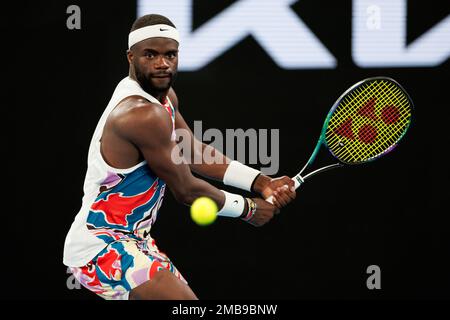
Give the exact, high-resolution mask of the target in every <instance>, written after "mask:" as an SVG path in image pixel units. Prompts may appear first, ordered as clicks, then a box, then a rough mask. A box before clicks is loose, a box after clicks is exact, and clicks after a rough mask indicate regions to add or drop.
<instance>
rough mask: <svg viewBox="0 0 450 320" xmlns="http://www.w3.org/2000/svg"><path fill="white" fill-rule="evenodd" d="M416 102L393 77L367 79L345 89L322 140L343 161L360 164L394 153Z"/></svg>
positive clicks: (326, 121) (331, 111) (325, 127)
mask: <svg viewBox="0 0 450 320" xmlns="http://www.w3.org/2000/svg"><path fill="white" fill-rule="evenodd" d="M412 111H413V102H412V99H411V98H410V96H409V94H408V93H407V92H406V90H405V89H404V88H403V87H402V86H401V85H400V84H399V83H398V82H397V81H395V80H394V79H391V78H388V77H373V78H368V79H364V80H362V81H360V82H358V83H356V84H355V85H353V86H352V87H351V88H349V89H348V90H347V91H346V92H344V93H343V94H342V95H341V96H340V97H339V98H338V99H337V100H336V102H335V103H334V105H333V107H332V108H331V109H330V111H329V113H328V116H327V118H326V120H325V123H324V125H323V128H322V132H321V140H322V143H323V144H324V145H325V146H326V147H327V148H328V150H329V151H330V153H331V154H332V155H333V156H334V157H335V158H336V159H337V160H338V161H339V162H341V163H344V164H360V163H365V162H369V161H373V160H375V159H378V158H379V157H382V156H384V155H386V154H387V153H389V152H391V151H392V150H393V149H394V148H395V147H396V146H397V144H398V143H399V141H400V140H401V139H402V138H403V137H404V136H405V134H406V132H407V131H408V128H409V126H410V124H411V120H412Z"/></svg>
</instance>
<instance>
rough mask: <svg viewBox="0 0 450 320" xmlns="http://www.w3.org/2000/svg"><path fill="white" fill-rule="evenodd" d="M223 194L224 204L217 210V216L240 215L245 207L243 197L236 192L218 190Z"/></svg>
mask: <svg viewBox="0 0 450 320" xmlns="http://www.w3.org/2000/svg"><path fill="white" fill-rule="evenodd" d="M220 191H222V192H223V193H224V194H225V204H224V205H223V207H222V209H220V211H219V212H217V215H218V216H223V217H232V218H238V217H240V216H241V215H242V213H243V212H244V208H245V199H244V197H243V196H240V195H238V194H234V193H229V192H226V191H223V190H220Z"/></svg>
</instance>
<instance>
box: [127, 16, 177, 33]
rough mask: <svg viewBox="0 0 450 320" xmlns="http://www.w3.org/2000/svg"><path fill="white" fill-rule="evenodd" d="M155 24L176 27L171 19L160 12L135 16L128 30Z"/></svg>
mask: <svg viewBox="0 0 450 320" xmlns="http://www.w3.org/2000/svg"><path fill="white" fill-rule="evenodd" d="M155 24H167V25H169V26H171V27H174V28H176V27H175V25H174V24H173V23H172V21H170V20H169V18H166V17H164V16H162V15H160V14H146V15H145V16H142V17H140V18H137V19H136V21H134V23H133V25H132V26H131V30H130V32H131V31H134V30H136V29H140V28H143V27H147V26H153V25H155Z"/></svg>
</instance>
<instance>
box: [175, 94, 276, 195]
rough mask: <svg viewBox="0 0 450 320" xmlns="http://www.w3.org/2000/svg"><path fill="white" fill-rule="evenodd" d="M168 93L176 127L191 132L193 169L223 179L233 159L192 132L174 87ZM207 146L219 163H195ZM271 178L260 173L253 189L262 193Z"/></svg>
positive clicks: (206, 175) (212, 177) (202, 174)
mask: <svg viewBox="0 0 450 320" xmlns="http://www.w3.org/2000/svg"><path fill="white" fill-rule="evenodd" d="M168 95H169V98H170V101H171V102H172V104H173V106H174V107H175V109H176V112H177V114H176V116H175V128H176V129H184V130H186V131H185V132H187V133H189V139H190V145H191V147H192V148H191V159H188V160H190V162H189V163H190V168H191V170H192V171H193V172H195V173H197V174H199V175H201V176H203V177H206V178H210V179H213V180H218V181H223V177H224V175H225V171H226V170H227V168H228V164H229V163H230V162H231V159H230V158H228V157H226V156H225V155H223V154H222V153H221V152H220V151H219V150H217V149H215V148H213V147H211V146H208V145H206V144H204V143H202V142H200V141H198V140H197V139H196V138H195V136H194V134H193V133H192V131H191V129H190V128H189V126H188V125H187V123H186V121H185V120H184V118H183V116H182V115H181V113H180V111H179V109H178V98H177V96H176V94H175V91H174V90H173V89H172V88H170V90H169V94H168ZM206 148H209V150H207V152H208V154H210V155H211V156H212V157H213V158H214V159H218V160H220V161H217V163H206V162H205V161H203V160H202V161H201V163H200V164H196V163H194V159H203V154H204V152H205V149H206ZM270 180H271V178H270V177H268V176H266V175H263V174H260V175H259V176H258V178H257V179H256V181H255V184H254V185H253V190H254V191H255V192H258V193H262V191H263V189H264V188H265V186H266V185H267V184H268V183H269V181H270Z"/></svg>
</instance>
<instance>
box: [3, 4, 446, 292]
mask: <svg viewBox="0 0 450 320" xmlns="http://www.w3.org/2000/svg"><path fill="white" fill-rule="evenodd" d="M233 2H234V1H225V0H221V1H219V0H216V1H206V0H203V1H194V5H195V8H194V26H196V27H197V26H199V25H201V24H202V23H204V22H205V21H207V20H208V19H210V18H211V17H213V16H214V15H215V14H217V13H218V12H220V11H221V10H223V9H224V8H226V7H227V6H228V5H230V4H232V3H233ZM337 3H338V2H337V1H313V0H303V1H298V2H297V3H296V4H294V5H293V6H292V8H293V9H294V10H295V12H296V13H297V14H298V15H299V17H301V19H302V20H303V21H304V22H305V23H306V24H307V25H308V27H309V28H310V29H311V30H312V31H313V32H314V33H315V35H316V36H317V37H318V38H319V39H320V40H321V42H322V43H324V45H325V46H326V47H327V48H328V50H330V51H331V53H332V54H333V55H334V56H335V57H336V58H337V61H338V64H337V67H336V68H335V69H326V70H316V69H314V70H291V71H287V70H283V69H281V68H280V67H278V66H277V65H276V64H275V63H274V62H273V61H272V59H271V58H270V57H269V56H268V55H267V54H266V53H265V52H264V50H263V49H261V47H260V46H259V45H258V43H257V42H256V41H255V40H254V39H253V38H252V37H247V38H246V39H245V40H244V41H242V42H240V43H239V44H238V45H236V46H235V47H234V48H232V49H231V50H229V51H228V52H226V53H225V54H224V55H222V56H221V57H219V58H217V59H216V60H214V61H213V62H212V63H211V64H209V65H207V66H206V67H204V68H202V69H201V70H199V71H196V72H182V73H180V74H179V77H178V80H177V82H176V83H175V90H176V91H177V94H178V97H179V100H180V110H181V112H182V114H183V116H184V118H185V119H186V120H187V122H188V123H189V124H190V125H193V122H194V120H202V121H203V128H204V130H205V129H207V128H213V127H214V128H219V129H222V130H224V129H226V128H243V129H248V128H256V129H259V128H267V129H270V128H279V129H280V174H282V175H285V174H286V175H294V174H295V173H296V172H297V170H298V169H299V167H300V165H302V164H303V163H304V161H306V160H307V158H308V157H309V155H310V153H311V151H312V148H313V147H314V145H315V143H316V139H317V138H318V134H319V131H320V127H321V125H322V123H323V120H324V117H325V115H326V113H327V111H328V109H329V108H330V106H331V105H332V104H333V102H334V101H335V99H336V98H337V97H338V96H339V95H340V94H341V93H342V92H343V91H345V90H346V89H347V88H348V87H349V86H351V85H352V84H353V83H355V82H357V81H359V80H361V79H363V78H367V77H370V76H377V75H385V76H390V77H393V78H394V79H396V80H398V81H399V82H400V83H401V84H402V85H403V86H404V87H405V88H406V89H407V91H408V92H409V93H410V95H411V96H412V99H413V100H414V102H415V106H416V109H415V114H414V123H413V125H412V127H411V128H410V131H409V132H408V135H407V137H406V139H405V140H404V141H403V143H402V144H401V145H400V146H399V147H398V148H397V150H396V151H395V152H393V153H392V154H390V155H389V156H388V157H386V158H383V159H381V160H379V161H376V162H375V163H372V164H369V165H366V166H361V167H351V168H345V169H341V170H336V171H332V172H330V173H328V174H324V175H319V176H318V177H317V178H315V179H313V180H311V181H310V182H309V183H308V184H306V185H304V186H303V187H302V188H301V189H299V190H298V193H297V200H296V201H295V202H294V203H292V204H291V205H290V206H289V207H287V208H286V209H285V210H283V213H282V214H281V215H279V216H277V217H276V218H275V219H273V221H272V222H271V223H269V224H267V225H266V226H264V227H262V228H254V227H252V226H250V225H247V224H245V223H243V222H240V221H235V220H232V219H224V218H223V219H218V221H217V222H216V223H214V224H213V225H211V226H210V227H207V228H201V227H198V226H196V225H195V224H194V223H193V222H192V221H191V220H190V217H189V210H188V207H184V206H182V205H180V204H178V203H176V202H175V200H174V198H173V197H172V195H171V194H170V192H167V193H166V199H165V202H164V205H163V207H162V209H161V211H160V215H159V217H158V221H157V223H156V225H155V226H154V229H153V234H152V235H153V237H154V238H155V239H156V240H157V242H158V245H159V247H160V249H162V250H163V251H164V252H166V253H167V254H168V255H169V256H170V257H171V258H172V260H173V261H174V263H175V265H176V266H177V267H178V268H179V269H180V271H181V272H182V273H183V274H184V276H185V277H186V278H187V280H188V281H189V283H190V285H191V287H192V288H193V290H194V292H196V293H197V295H198V296H199V297H200V298H201V299H234V298H236V299H243V298H245V299H360V298H362V299H442V298H446V299H448V298H450V275H449V274H450V272H449V270H450V263H449V262H450V259H449V252H450V251H449V249H450V248H449V244H450V241H449V231H448V230H449V222H450V219H449V214H448V212H449V209H448V198H449V195H450V193H449V187H448V182H449V169H448V162H449V161H448V158H447V154H448V151H447V150H448V143H449V133H448V119H449V118H448V116H449V111H448V96H447V95H448V88H449V75H450V73H449V61H448V60H447V61H446V62H445V63H444V64H441V65H439V66H437V67H430V68H387V69H375V68H359V67H357V66H356V65H355V64H354V62H353V60H352V56H351V14H352V11H351V2H350V1H339V5H338V4H337ZM71 4H77V5H79V6H80V8H81V12H82V15H81V23H82V25H81V26H82V28H81V30H68V29H67V28H66V19H67V17H68V15H67V14H66V8H67V6H69V5H71ZM449 13H450V6H449V2H448V1H408V35H407V36H408V42H412V41H414V39H416V38H417V37H418V36H420V35H421V34H423V33H424V32H426V31H427V30H428V29H429V28H430V27H432V26H433V25H435V24H436V23H437V22H439V21H440V20H442V19H443V18H444V17H445V16H447V15H448V14H449ZM1 15H2V22H1V30H2V36H3V40H4V45H3V46H2V51H3V61H4V62H3V66H4V68H3V70H4V73H3V75H2V77H3V80H4V81H3V82H2V83H6V84H3V85H2V86H3V90H2V91H3V92H2V96H4V98H3V101H4V104H3V115H4V117H3V119H4V121H3V126H2V129H3V130H4V133H3V137H4V139H3V140H4V150H3V152H2V154H3V156H2V157H3V159H4V161H6V163H5V164H4V166H5V167H4V169H5V170H4V172H3V175H4V177H5V179H6V181H5V182H7V184H6V187H7V189H8V194H7V196H6V197H3V204H4V210H3V212H2V214H3V216H6V217H7V220H6V222H5V224H4V225H3V234H4V236H3V239H4V248H5V250H4V251H3V252H4V255H2V263H1V264H2V269H4V272H3V274H4V279H3V288H7V290H2V291H1V294H0V295H1V297H2V298H7V299H8V298H9V299H98V298H97V297H96V296H95V295H94V294H91V293H90V292H88V291H87V290H85V289H81V290H68V289H67V286H66V280H67V277H68V276H69V275H68V274H66V267H65V266H64V265H63V264H62V253H63V244H64V239H65V236H66V233H67V231H68V229H69V227H70V224H71V223H72V220H73V218H74V216H75V214H76V213H77V212H78V209H79V207H80V205H81V197H82V183H83V179H84V175H85V170H86V157H87V151H88V146H89V142H90V138H91V135H92V133H93V131H94V128H95V126H96V124H97V121H98V119H99V117H100V114H101V113H102V111H103V109H104V108H105V107H106V104H107V103H108V101H109V99H110V96H111V94H112V92H113V89H114V87H115V86H116V84H117V82H118V81H120V79H122V78H123V77H124V76H125V75H126V74H127V72H128V64H127V61H126V56H125V50H126V41H127V35H128V31H129V28H130V26H131V24H132V22H133V21H134V19H135V18H136V5H135V3H134V2H133V1H121V2H115V1H103V2H100V1H95V3H94V1H91V2H87V1H85V2H79V1H77V2H69V1H45V2H42V3H41V2H17V3H16V4H15V5H14V6H8V7H7V8H5V9H4V10H2V13H1ZM443 40H447V41H450V39H443ZM229 190H231V191H236V190H233V189H229ZM11 200H12V205H11V204H8V202H10V201H11ZM373 264H375V265H379V266H380V268H381V286H382V289H381V290H368V289H367V287H366V279H367V277H368V276H369V275H368V274H366V268H367V267H368V266H369V265H373Z"/></svg>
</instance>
